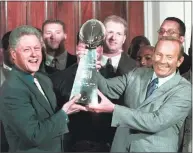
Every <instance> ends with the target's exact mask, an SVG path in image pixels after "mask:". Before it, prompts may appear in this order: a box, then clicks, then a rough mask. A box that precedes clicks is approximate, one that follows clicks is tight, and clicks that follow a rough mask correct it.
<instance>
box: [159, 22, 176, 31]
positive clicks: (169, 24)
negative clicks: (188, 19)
mask: <svg viewBox="0 0 193 153" xmlns="http://www.w3.org/2000/svg"><path fill="white" fill-rule="evenodd" d="M161 28H163V29H166V30H167V29H175V30H179V24H178V23H177V22H176V21H171V20H165V21H164V22H163V23H162V25H161Z"/></svg>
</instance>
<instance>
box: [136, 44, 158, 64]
mask: <svg viewBox="0 0 193 153" xmlns="http://www.w3.org/2000/svg"><path fill="white" fill-rule="evenodd" d="M153 53H154V50H153V47H147V46H143V47H141V48H140V50H139V51H138V52H137V58H136V61H137V62H136V64H137V66H139V67H152V64H153V62H152V56H153Z"/></svg>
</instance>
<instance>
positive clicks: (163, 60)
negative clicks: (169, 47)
mask: <svg viewBox="0 0 193 153" xmlns="http://www.w3.org/2000/svg"><path fill="white" fill-rule="evenodd" d="M159 62H160V63H167V59H166V57H164V56H162V57H161V58H160V59H159Z"/></svg>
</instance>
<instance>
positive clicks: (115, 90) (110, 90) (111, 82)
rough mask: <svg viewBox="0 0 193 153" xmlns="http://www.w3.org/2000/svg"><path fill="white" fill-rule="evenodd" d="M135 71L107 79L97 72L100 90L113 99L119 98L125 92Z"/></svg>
mask: <svg viewBox="0 0 193 153" xmlns="http://www.w3.org/2000/svg"><path fill="white" fill-rule="evenodd" d="M134 70H135V69H134ZM134 70H133V71H134ZM133 71H131V72H130V73H128V74H124V75H122V76H119V77H115V78H110V79H105V78H104V77H103V76H102V75H101V74H100V73H97V85H98V88H99V90H100V91H101V92H102V93H103V94H104V95H106V96H107V97H109V98H111V99H119V98H120V96H121V95H122V94H123V93H124V91H125V89H126V86H127V85H128V84H129V81H130V80H131V77H132V74H133Z"/></svg>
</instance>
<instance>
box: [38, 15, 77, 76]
mask: <svg viewBox="0 0 193 153" xmlns="http://www.w3.org/2000/svg"><path fill="white" fill-rule="evenodd" d="M42 36H43V40H44V42H45V47H46V57H45V58H46V59H45V63H44V64H45V71H46V72H47V73H48V74H52V73H54V72H56V71H60V70H64V69H65V68H67V67H69V66H70V65H72V64H74V63H76V60H77V59H76V56H74V55H71V54H70V53H68V51H67V50H66V49H65V44H64V42H65V40H66V39H67V34H66V29H65V24H64V22H62V21H61V20H51V19H50V20H46V21H45V22H44V23H43V25H42Z"/></svg>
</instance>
